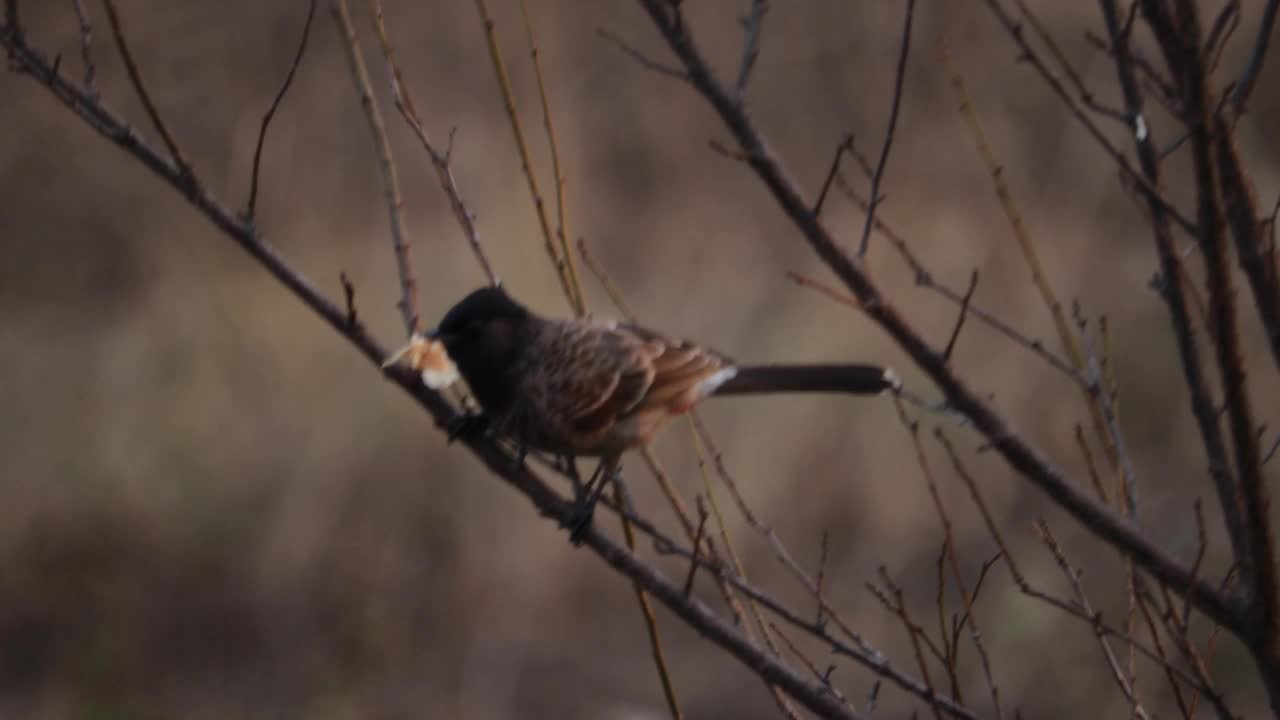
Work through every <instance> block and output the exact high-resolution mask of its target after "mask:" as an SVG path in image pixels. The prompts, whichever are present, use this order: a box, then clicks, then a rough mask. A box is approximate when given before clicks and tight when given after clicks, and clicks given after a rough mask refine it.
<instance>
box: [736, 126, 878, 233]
mask: <svg viewBox="0 0 1280 720" xmlns="http://www.w3.org/2000/svg"><path fill="white" fill-rule="evenodd" d="M712 147H716V146H715V145H713V146H712ZM726 152H727V151H726ZM846 152H850V153H851V152H853V133H846V134H845V136H844V138H843V139H842V140H840V143H839V144H838V145H836V154H835V156H834V157H832V158H831V169H830V170H828V171H827V179H826V180H823V181H822V189H821V190H819V191H818V201H817V202H815V203H814V204H813V214H814V216H815V217H817V216H820V215H822V205H823V203H825V202H826V201H827V191H828V190H830V189H831V183H832V182H834V181H835V179H836V174H838V173H839V172H840V158H842V157H844V154H845V153H846Z"/></svg>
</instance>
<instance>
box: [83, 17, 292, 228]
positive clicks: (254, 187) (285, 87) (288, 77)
mask: <svg viewBox="0 0 1280 720" xmlns="http://www.w3.org/2000/svg"><path fill="white" fill-rule="evenodd" d="M76 4H77V5H79V4H80V0H76ZM315 15H316V0H310V2H309V3H308V4H307V19H306V21H305V22H304V23H303V24H302V40H301V41H299V42H298V50H297V52H295V53H294V54H293V62H291V63H289V71H288V72H286V73H285V76H284V82H283V83H281V84H280V89H279V90H277V91H276V96H275V98H274V99H273V100H272V101H271V106H270V107H268V108H267V111H266V113H264V114H263V115H262V125H261V127H259V128H258V143H257V145H256V146H255V147H254V149H253V174H252V175H251V176H250V179H249V207H248V210H246V211H245V217H246V218H248V219H249V220H250V221H252V220H253V218H254V213H255V212H256V211H257V206H258V173H259V170H260V168H261V164H262V146H263V143H264V142H265V141H266V138H267V128H268V127H270V126H271V119H272V118H273V117H275V114H276V109H277V108H279V107H280V103H281V102H282V101H283V100H284V96H285V94H286V93H288V92H289V86H290V85H292V84H293V76H294V74H295V73H297V71H298V66H299V65H300V64H302V56H303V55H304V54H305V53H306V51H307V39H308V38H309V37H311V21H312V19H313V18H315ZM86 52H87V50H86Z"/></svg>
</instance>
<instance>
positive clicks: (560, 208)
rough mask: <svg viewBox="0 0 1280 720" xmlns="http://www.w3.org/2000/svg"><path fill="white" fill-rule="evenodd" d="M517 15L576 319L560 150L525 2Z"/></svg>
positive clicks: (581, 310) (581, 306)
mask: <svg viewBox="0 0 1280 720" xmlns="http://www.w3.org/2000/svg"><path fill="white" fill-rule="evenodd" d="M520 14H521V15H523V16H524V30H525V35H527V36H528V38H529V55H530V57H531V58H532V59H533V74H534V76H535V77H536V78H537V80H538V100H539V101H540V102H541V103H542V125H543V127H544V128H545V129H546V131H547V147H548V149H549V150H550V151H551V172H552V173H553V174H554V175H555V181H556V237H557V238H558V239H559V240H560V253H561V255H560V256H561V257H562V258H564V264H565V268H566V269H567V270H568V273H569V283H570V285H572V286H573V294H574V297H576V298H577V305H576V309H577V312H578V315H579V316H581V315H585V314H586V312H587V299H586V296H584V295H583V294H582V284H581V283H580V282H579V281H578V264H577V263H575V262H574V260H573V251H571V250H570V249H569V225H568V219H567V217H566V215H565V193H564V184H565V180H564V173H563V172H562V171H561V170H560V147H559V145H558V144H557V143H556V127H555V124H554V123H553V122H552V121H551V101H550V100H549V99H547V84H546V81H545V80H544V79H543V72H542V59H541V58H540V57H539V54H538V41H537V38H536V37H535V36H534V32H533V20H532V19H531V18H530V17H529V3H528V0H520Z"/></svg>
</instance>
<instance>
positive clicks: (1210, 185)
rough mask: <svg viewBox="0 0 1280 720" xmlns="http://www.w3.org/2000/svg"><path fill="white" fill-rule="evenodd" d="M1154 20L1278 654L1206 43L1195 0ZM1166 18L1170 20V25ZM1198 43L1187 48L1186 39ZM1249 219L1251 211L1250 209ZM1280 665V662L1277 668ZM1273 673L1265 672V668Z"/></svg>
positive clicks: (1274, 581)
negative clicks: (1185, 150)
mask: <svg viewBox="0 0 1280 720" xmlns="http://www.w3.org/2000/svg"><path fill="white" fill-rule="evenodd" d="M1148 4H1149V3H1148ZM1147 15H1148V18H1149V20H1148V21H1149V22H1150V23H1151V25H1152V28H1153V30H1154V31H1155V34H1156V38H1157V40H1158V41H1159V42H1160V45H1161V49H1162V51H1163V52H1164V55H1165V59H1166V61H1167V62H1168V64H1169V66H1170V67H1171V68H1173V71H1174V75H1175V76H1176V77H1178V78H1179V79H1180V80H1181V85H1182V87H1183V90H1184V99H1185V103H1186V107H1187V115H1188V117H1187V123H1188V126H1189V128H1190V131H1191V149H1192V152H1191V157H1192V163H1193V168H1194V173H1195V179H1196V195H1197V200H1198V204H1197V215H1198V224H1199V226H1200V236H1199V239H1200V247H1201V249H1202V251H1203V254H1204V258H1205V274H1206V276H1207V284H1208V286H1209V311H1210V314H1211V317H1212V322H1213V327H1214V330H1215V332H1214V351H1215V354H1216V356H1217V362H1218V371H1219V374H1220V376H1221V380H1222V388H1223V395H1224V399H1225V406H1226V409H1227V417H1228V420H1229V426H1230V429H1231V439H1232V444H1233V446H1234V449H1235V460H1236V471H1237V473H1239V478H1238V481H1239V486H1240V491H1241V495H1242V496H1243V500H1244V503H1243V505H1244V513H1245V526H1244V528H1245V531H1246V532H1247V533H1248V545H1249V551H1248V554H1247V556H1246V557H1248V559H1249V562H1248V563H1247V564H1244V569H1245V571H1246V572H1245V573H1244V578H1245V583H1246V585H1248V586H1250V587H1251V590H1252V592H1253V593H1254V597H1253V598H1252V601H1253V602H1254V609H1255V611H1256V612H1257V613H1258V614H1259V615H1260V617H1261V620H1262V628H1261V634H1262V637H1258V636H1257V635H1256V632H1257V631H1256V630H1255V636H1254V637H1252V638H1250V640H1251V642H1252V644H1254V646H1255V647H1257V646H1259V645H1261V646H1263V647H1265V648H1266V651H1265V652H1266V653H1268V654H1270V655H1271V656H1273V661H1274V660H1275V659H1276V658H1275V657H1274V656H1275V655H1276V654H1277V653H1280V578H1277V573H1280V568H1277V567H1276V555H1275V537H1274V533H1273V529H1272V524H1271V523H1272V521H1271V513H1270V511H1271V508H1270V504H1271V498H1270V492H1269V490H1268V488H1267V486H1266V484H1265V480H1264V478H1263V475H1262V465H1261V462H1260V453H1259V449H1258V441H1257V435H1256V433H1255V431H1254V429H1255V427H1256V424H1255V422H1254V420H1253V409H1252V407H1251V405H1250V402H1249V395H1248V388H1247V387H1246V385H1245V370H1244V359H1243V356H1242V353H1241V350H1240V339H1239V334H1238V333H1239V328H1238V321H1237V318H1236V307H1235V290H1234V288H1233V287H1232V282H1231V270H1230V267H1229V263H1228V260H1227V254H1228V252H1227V241H1226V229H1225V227H1224V225H1225V223H1224V218H1223V209H1222V205H1221V201H1220V197H1219V189H1218V186H1217V184H1216V179H1217V178H1216V177H1215V165H1216V163H1215V157H1214V155H1215V150H1216V148H1215V139H1214V138H1213V137H1211V131H1212V130H1213V129H1214V128H1215V127H1217V128H1218V129H1219V131H1220V132H1225V128H1224V127H1220V126H1218V125H1217V124H1216V123H1215V122H1214V120H1213V116H1212V115H1213V112H1214V110H1213V102H1212V99H1211V98H1210V92H1211V91H1210V88H1209V80H1208V78H1207V77H1206V75H1205V71H1204V66H1203V64H1202V62H1201V58H1200V56H1199V53H1198V48H1199V47H1200V45H1201V39H1200V25H1199V16H1198V11H1197V9H1196V7H1195V5H1194V3H1192V2H1190V0H1179V2H1178V3H1177V8H1176V10H1175V13H1174V17H1173V18H1163V17H1162V16H1161V15H1159V14H1158V13H1157V12H1156V9H1155V8H1147ZM1167 23H1173V25H1168V24H1167ZM1191 44H1194V45H1193V48H1194V49H1188V45H1191ZM1250 218H1251V223H1252V224H1255V225H1256V220H1252V218H1253V212H1252V211H1250ZM1275 669H1276V670H1280V668H1275ZM1266 674H1268V673H1265V672H1264V675H1266ZM1268 687H1269V690H1270V691H1271V692H1272V694H1273V697H1272V702H1273V704H1275V705H1277V706H1280V695H1277V694H1276V693H1280V677H1275V678H1269V679H1268Z"/></svg>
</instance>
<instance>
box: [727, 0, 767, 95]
mask: <svg viewBox="0 0 1280 720" xmlns="http://www.w3.org/2000/svg"><path fill="white" fill-rule="evenodd" d="M768 11H769V5H768V3H766V2H765V0H751V12H750V13H748V14H747V16H746V17H744V18H742V19H741V22H742V32H743V34H744V35H745V36H746V37H745V39H744V40H743V42H742V62H740V63H738V82H737V84H736V85H735V88H736V89H737V100H738V104H739V105H741V104H742V103H743V102H744V101H745V100H746V97H747V82H748V81H749V80H750V79H751V70H752V69H753V68H755V66H756V58H758V57H759V56H760V28H761V27H762V26H763V25H764V15H765V13H766V12H768Z"/></svg>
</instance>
